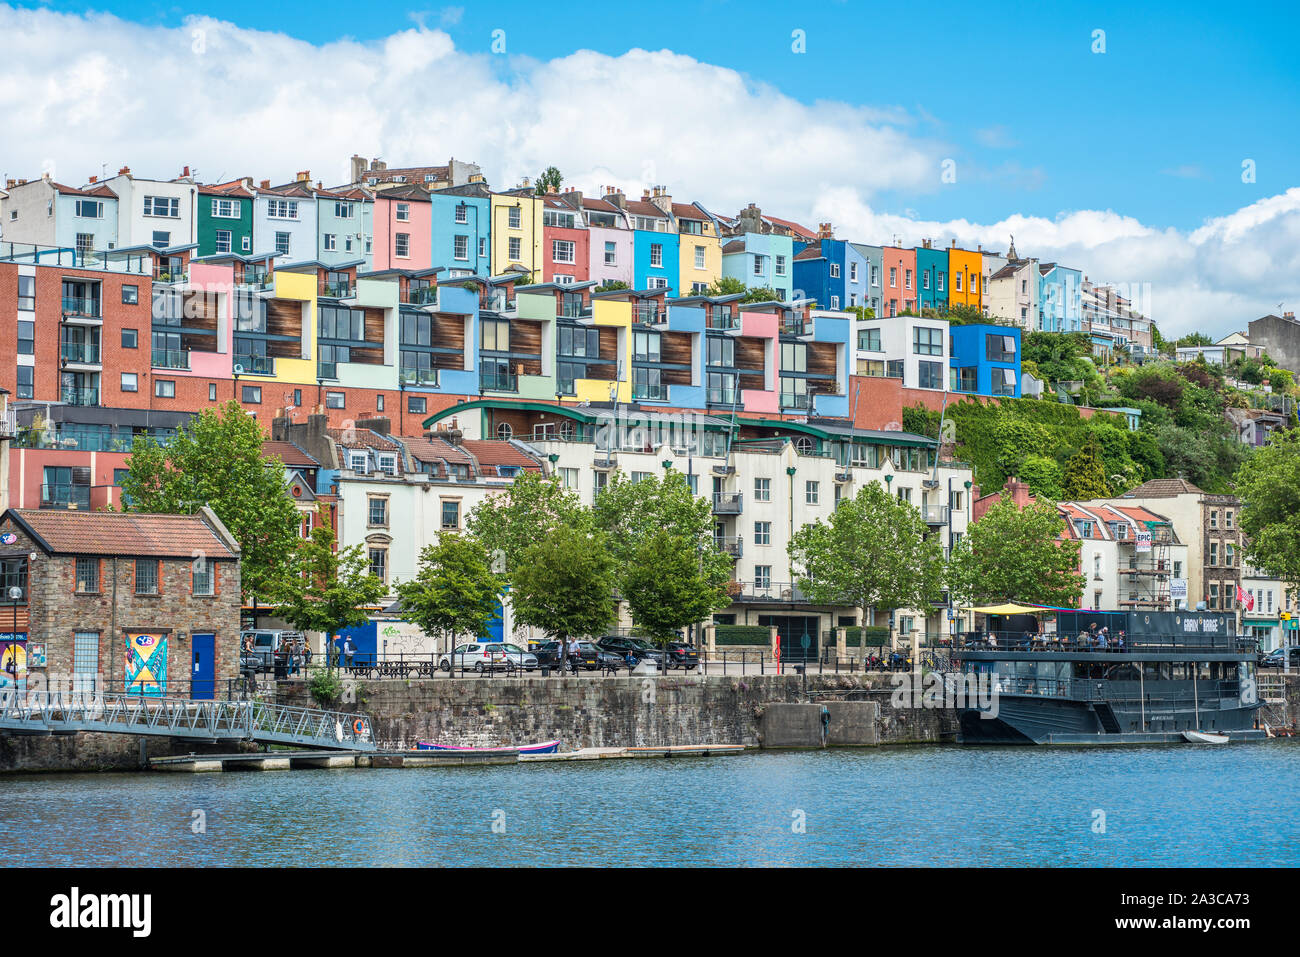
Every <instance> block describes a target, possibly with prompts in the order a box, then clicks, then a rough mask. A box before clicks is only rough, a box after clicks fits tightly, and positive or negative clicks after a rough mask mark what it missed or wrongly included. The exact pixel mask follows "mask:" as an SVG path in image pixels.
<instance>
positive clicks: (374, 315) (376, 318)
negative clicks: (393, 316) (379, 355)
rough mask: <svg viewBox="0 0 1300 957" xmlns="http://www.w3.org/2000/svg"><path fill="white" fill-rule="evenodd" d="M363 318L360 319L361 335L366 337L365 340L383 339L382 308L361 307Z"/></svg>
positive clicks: (380, 340)
mask: <svg viewBox="0 0 1300 957" xmlns="http://www.w3.org/2000/svg"><path fill="white" fill-rule="evenodd" d="M362 312H363V313H364V314H365V318H364V319H363V320H362V326H361V327H362V335H364V336H365V337H366V342H378V343H382V342H383V341H384V310H382V309H363V310H362Z"/></svg>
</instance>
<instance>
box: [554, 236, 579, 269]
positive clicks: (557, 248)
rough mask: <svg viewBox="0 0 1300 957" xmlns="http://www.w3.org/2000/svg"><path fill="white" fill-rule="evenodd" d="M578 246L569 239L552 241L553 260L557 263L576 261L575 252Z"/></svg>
mask: <svg viewBox="0 0 1300 957" xmlns="http://www.w3.org/2000/svg"><path fill="white" fill-rule="evenodd" d="M576 248H577V247H576V244H575V243H574V242H573V241H572V240H568V239H555V240H552V241H551V258H552V259H553V260H555V261H556V262H557V263H571V262H573V261H574V250H575V249H576Z"/></svg>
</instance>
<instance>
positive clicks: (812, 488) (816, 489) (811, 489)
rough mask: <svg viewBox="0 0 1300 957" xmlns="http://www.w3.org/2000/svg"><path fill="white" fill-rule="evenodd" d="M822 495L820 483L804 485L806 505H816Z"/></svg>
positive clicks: (806, 483)
mask: <svg viewBox="0 0 1300 957" xmlns="http://www.w3.org/2000/svg"><path fill="white" fill-rule="evenodd" d="M820 495H821V483H820V482H804V483H803V501H804V504H805V505H816V504H817V502H818V499H819V498H820Z"/></svg>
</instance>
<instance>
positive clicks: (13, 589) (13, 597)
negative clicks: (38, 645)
mask: <svg viewBox="0 0 1300 957" xmlns="http://www.w3.org/2000/svg"><path fill="white" fill-rule="evenodd" d="M22 600H23V590H22V589H21V588H20V587H18V586H17V585H10V586H9V601H10V602H11V603H12V604H13V609H14V617H13V628H12V630H11V631H10V632H9V660H10V661H12V662H13V663H14V701H15V702H16V701H17V700H18V603H19V602H20V601H22Z"/></svg>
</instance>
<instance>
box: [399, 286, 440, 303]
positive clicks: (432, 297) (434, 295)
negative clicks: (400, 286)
mask: <svg viewBox="0 0 1300 957" xmlns="http://www.w3.org/2000/svg"><path fill="white" fill-rule="evenodd" d="M406 302H407V303H408V304H409V305H412V306H436V305H437V304H438V287H437V286H425V287H423V288H413V289H409V290H407V293H406Z"/></svg>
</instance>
